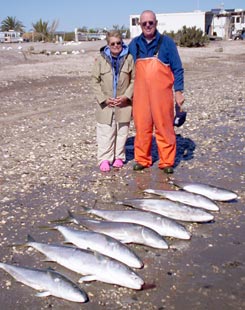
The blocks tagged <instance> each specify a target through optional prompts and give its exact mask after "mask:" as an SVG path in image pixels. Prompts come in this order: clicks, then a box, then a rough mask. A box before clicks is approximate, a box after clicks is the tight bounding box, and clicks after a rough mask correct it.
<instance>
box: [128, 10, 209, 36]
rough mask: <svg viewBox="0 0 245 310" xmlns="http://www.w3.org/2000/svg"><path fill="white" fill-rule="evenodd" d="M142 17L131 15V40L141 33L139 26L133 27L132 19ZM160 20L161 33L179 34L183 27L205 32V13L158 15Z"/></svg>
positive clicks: (159, 28)
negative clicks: (172, 32) (171, 32)
mask: <svg viewBox="0 0 245 310" xmlns="http://www.w3.org/2000/svg"><path fill="white" fill-rule="evenodd" d="M139 16H140V15H130V33H131V38H134V37H136V36H138V35H139V34H140V33H141V28H140V26H139V25H136V26H132V22H131V21H132V18H139ZM156 17H157V20H158V27H157V29H158V30H159V32H160V33H163V32H164V31H167V32H170V31H174V32H177V31H178V30H180V29H181V28H182V27H183V26H186V27H194V26H196V28H197V29H198V28H199V29H201V30H202V31H203V32H205V12H201V11H194V12H187V13H166V14H156Z"/></svg>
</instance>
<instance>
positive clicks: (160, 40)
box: [153, 34, 163, 57]
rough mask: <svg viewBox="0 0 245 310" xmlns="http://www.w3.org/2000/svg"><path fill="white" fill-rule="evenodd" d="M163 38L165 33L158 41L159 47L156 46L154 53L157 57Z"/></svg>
mask: <svg viewBox="0 0 245 310" xmlns="http://www.w3.org/2000/svg"><path fill="white" fill-rule="evenodd" d="M162 40H163V35H162V34H161V36H160V39H159V40H158V43H157V47H156V49H155V51H154V54H153V55H154V56H155V57H157V56H158V52H159V49H160V47H161V44H162Z"/></svg>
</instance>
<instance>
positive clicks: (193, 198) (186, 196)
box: [144, 189, 219, 211]
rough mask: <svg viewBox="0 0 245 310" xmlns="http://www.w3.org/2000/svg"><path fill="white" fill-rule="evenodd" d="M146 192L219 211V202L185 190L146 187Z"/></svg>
mask: <svg viewBox="0 0 245 310" xmlns="http://www.w3.org/2000/svg"><path fill="white" fill-rule="evenodd" d="M144 192H145V193H148V194H155V195H159V196H162V197H165V198H167V199H170V200H173V201H178V202H181V203H184V204H187V205H190V206H193V207H197V208H203V209H206V210H209V211H219V207H218V206H217V204H216V203H215V202H214V201H212V200H211V199H209V198H207V197H205V196H202V195H198V194H193V193H188V192H185V191H182V190H180V191H172V190H157V189H145V190H144Z"/></svg>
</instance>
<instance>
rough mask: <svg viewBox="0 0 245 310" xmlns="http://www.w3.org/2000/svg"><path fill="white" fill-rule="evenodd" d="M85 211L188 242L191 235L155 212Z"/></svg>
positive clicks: (183, 228) (182, 227) (86, 209)
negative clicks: (144, 227) (147, 228)
mask: <svg viewBox="0 0 245 310" xmlns="http://www.w3.org/2000/svg"><path fill="white" fill-rule="evenodd" d="M81 208H82V210H83V211H85V212H87V213H90V214H94V215H97V216H99V217H101V218H104V219H106V220H111V221H115V222H118V221H119V222H127V223H136V224H141V225H144V226H146V227H149V228H151V229H153V230H155V231H156V232H158V233H159V234H160V235H162V236H166V237H174V238H178V239H185V240H188V239H190V238H191V234H190V233H189V232H188V231H187V230H186V228H185V227H184V226H183V225H181V224H179V223H177V222H176V221H174V220H172V219H169V218H167V217H164V216H163V215H160V214H156V213H153V212H147V211H139V210H98V209H97V210H96V209H94V208H93V209H90V208H87V207H81Z"/></svg>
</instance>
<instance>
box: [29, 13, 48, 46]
mask: <svg viewBox="0 0 245 310" xmlns="http://www.w3.org/2000/svg"><path fill="white" fill-rule="evenodd" d="M32 27H33V31H34V35H35V37H37V39H39V40H42V41H46V40H47V39H48V22H44V21H42V19H41V18H40V19H39V21H38V22H36V23H32Z"/></svg>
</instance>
